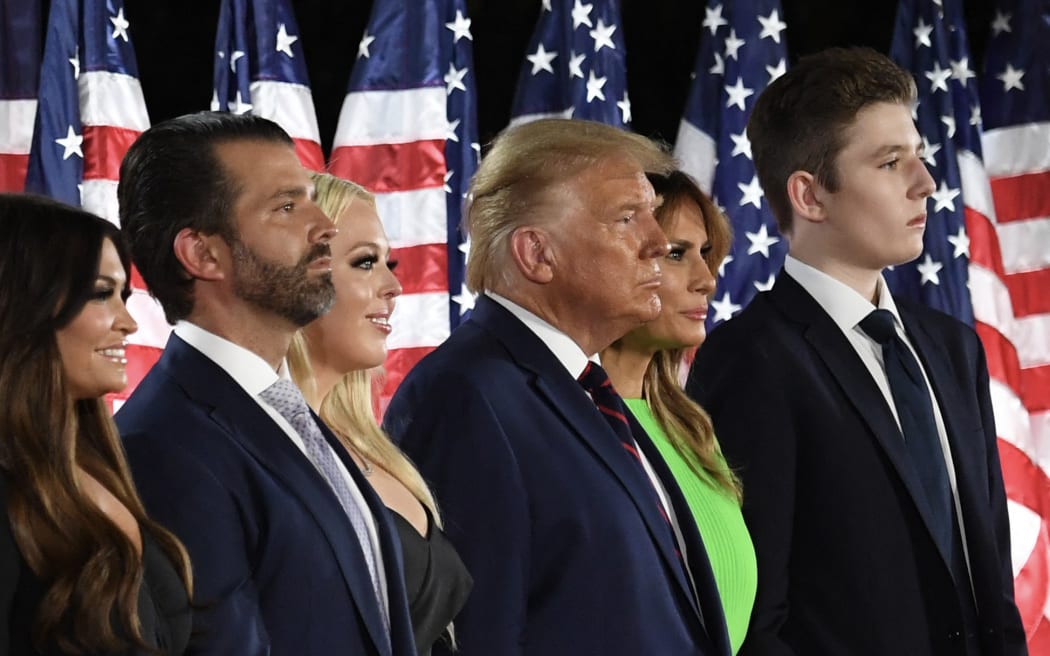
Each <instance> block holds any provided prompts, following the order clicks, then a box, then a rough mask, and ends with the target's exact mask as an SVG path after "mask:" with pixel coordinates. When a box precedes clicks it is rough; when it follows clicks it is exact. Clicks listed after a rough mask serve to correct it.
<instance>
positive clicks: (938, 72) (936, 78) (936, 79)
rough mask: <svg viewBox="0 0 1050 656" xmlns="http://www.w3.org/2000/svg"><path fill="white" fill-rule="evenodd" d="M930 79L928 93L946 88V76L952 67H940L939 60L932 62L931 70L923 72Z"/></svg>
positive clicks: (950, 72)
mask: <svg viewBox="0 0 1050 656" xmlns="http://www.w3.org/2000/svg"><path fill="white" fill-rule="evenodd" d="M924 75H926V79H927V80H929V81H930V93H934V92H936V91H947V90H948V78H949V77H951V75H952V69H950V68H941V64H940V62H936V61H935V62H933V70H932V71H926V73H924Z"/></svg>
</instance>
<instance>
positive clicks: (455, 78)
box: [444, 62, 467, 96]
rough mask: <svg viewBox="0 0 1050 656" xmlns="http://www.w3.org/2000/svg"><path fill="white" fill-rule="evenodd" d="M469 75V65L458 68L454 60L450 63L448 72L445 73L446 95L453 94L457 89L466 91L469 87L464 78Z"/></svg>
mask: <svg viewBox="0 0 1050 656" xmlns="http://www.w3.org/2000/svg"><path fill="white" fill-rule="evenodd" d="M466 76H467V67H466V66H464V67H463V68H460V69H458V70H457V69H456V65H455V64H454V63H452V62H450V63H449V65H448V73H445V78H444V79H445V95H446V96H451V95H452V92H453V91H455V90H456V89H459V90H460V91H466V90H467V87H466V86H465V85H464V84H463V78H465V77H466Z"/></svg>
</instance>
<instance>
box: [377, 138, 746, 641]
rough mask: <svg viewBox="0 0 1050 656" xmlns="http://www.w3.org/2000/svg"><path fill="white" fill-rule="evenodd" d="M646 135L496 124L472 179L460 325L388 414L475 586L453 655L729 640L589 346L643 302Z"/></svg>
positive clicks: (649, 310)
mask: <svg viewBox="0 0 1050 656" xmlns="http://www.w3.org/2000/svg"><path fill="white" fill-rule="evenodd" d="M673 165H674V163H673V161H672V159H671V158H670V157H669V156H668V155H667V154H666V152H665V151H664V150H663V149H661V148H660V147H658V146H657V145H655V144H653V143H652V142H651V141H649V140H648V139H646V138H644V137H641V136H638V135H634V134H630V133H627V132H623V131H620V130H617V129H614V128H610V127H608V126H604V125H600V124H597V123H589V122H585V121H567V120H553V119H552V120H543V121H537V122H534V123H528V124H524V125H521V126H517V127H514V128H512V129H510V130H508V131H507V132H505V133H504V134H502V135H501V136H500V137H499V138H498V139H497V140H496V142H495V144H494V145H493V147H492V149H491V151H490V152H489V153H488V155H487V156H486V158H485V160H484V161H483V162H482V164H481V167H480V168H479V170H478V172H477V175H476V176H475V178H474V180H473V182H472V185H471V190H470V195H469V199H468V207H467V226H468V229H469V231H470V237H471V244H472V252H471V257H470V262H469V264H468V269H467V281H468V285H469V286H470V287H471V289H472V290H473V291H475V292H478V293H479V297H478V300H477V304H476V306H475V309H474V311H473V313H472V315H471V317H470V319H469V320H468V321H467V322H466V323H465V324H463V325H462V326H460V328H458V329H457V330H456V331H455V332H454V333H453V335H452V337H451V338H450V339H449V340H448V341H447V342H445V343H444V344H443V345H442V346H440V347H439V348H438V349H436V350H435V351H434V352H433V353H432V354H430V355H429V356H428V357H426V358H425V359H424V360H423V361H422V362H420V364H419V365H417V366H416V367H415V368H414V369H413V370H412V372H411V373H410V374H409V376H408V377H407V378H406V379H405V381H404V383H403V384H402V385H401V387H400V389H399V390H398V393H397V394H396V395H395V397H394V399H393V401H392V402H391V404H390V407H389V409H388V411H387V414H386V421H385V424H386V428H387V429H388V430H389V431H390V434H391V435H392V436H393V437H394V439H395V441H398V442H399V443H400V445H401V446H402V448H404V450H405V451H406V452H407V453H408V454H409V456H410V457H411V458H412V459H413V460H415V462H416V463H417V464H418V465H419V467H420V469H421V471H422V472H423V475H424V476H425V477H426V479H427V480H428V481H429V482H430V483H431V484H432V485H433V486H434V490H435V492H436V494H437V498H438V502H439V503H440V504H441V506H442V510H443V512H444V516H445V526H446V529H447V531H448V534H449V536H450V538H451V539H452V541H453V542H454V543H455V544H456V547H457V549H458V550H459V552H460V554H461V555H462V556H463V558H464V561H465V562H466V564H467V566H468V568H469V569H470V571H471V573H472V574H473V576H474V581H475V586H474V591H473V593H472V597H471V599H470V600H469V601H468V603H467V606H466V608H465V609H464V611H463V613H462V615H461V617H460V618H459V619H458V620H457V621H456V633H457V638H458V641H459V652H458V653H459V654H461V655H462V656H482V655H483V656H493V655H495V654H498V655H499V656H516V655H525V654H534V655H537V656H539V655H542V656H558V655H561V654H566V655H567V654H588V655H589V654H602V655H603V656H617V655H623V656H637V655H639V654H659V655H660V656H678V655H681V656H685V655H687V654H688V655H690V656H696V655H697V654H722V655H724V654H729V641H728V637H727V634H726V629H725V621H724V618H723V616H722V612H721V605H720V604H719V602H718V597H717V594H718V593H717V590H716V587H715V582H714V579H713V577H712V574H711V570H710V565H709V563H708V560H707V555H706V553H705V551H704V546H703V542H702V541H701V539H700V536H699V533H698V531H697V529H696V526H695V525H694V523H693V521H692V516H691V514H690V512H689V511H688V509H687V506H686V505H685V502H684V500H683V499H682V496H681V493H680V492H679V490H678V489H677V487H676V486H675V483H674V479H673V478H672V476H671V474H670V472H669V471H667V470H666V467H665V466H664V465H663V460H662V459H661V458H660V457H659V456H658V454H657V453H656V452H655V451H654V447H653V445H652V444H651V443H650V442H649V440H648V438H647V437H646V436H645V433H644V431H642V430H640V428H639V427H638V426H637V425H636V424H634V421H633V418H631V417H630V414H629V413H627V412H626V411H625V410H624V409H623V402H622V399H620V398H619V396H618V395H617V394H616V392H615V390H613V389H612V387H611V385H610V384H609V383H608V379H607V378H605V376H604V372H603V371H602V369H601V367H600V366H599V364H598V362H597V358H596V355H595V354H597V353H598V352H599V351H601V350H602V349H603V348H605V347H606V346H608V345H609V344H610V343H612V342H613V341H614V340H616V339H618V338H619V337H621V336H622V335H624V334H625V333H627V332H628V331H630V330H631V329H633V328H635V327H637V326H638V325H640V324H641V323H643V322H646V321H649V320H652V319H653V318H655V317H656V316H657V314H658V313H659V312H660V300H659V296H658V295H657V289H658V288H659V286H660V261H661V260H662V259H663V257H664V256H665V255H666V254H667V251H668V246H667V239H666V237H665V236H664V235H663V233H662V232H661V231H660V228H659V227H658V226H657V224H656V220H655V218H654V217H653V210H654V208H655V207H656V205H657V202H658V199H657V197H656V195H655V194H654V192H653V188H652V186H651V185H650V184H649V182H648V180H647V178H646V173H647V172H665V171H668V170H670V169H671V168H673Z"/></svg>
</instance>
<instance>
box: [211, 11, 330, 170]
mask: <svg viewBox="0 0 1050 656" xmlns="http://www.w3.org/2000/svg"><path fill="white" fill-rule="evenodd" d="M213 78H214V85H215V90H214V95H212V100H211V109H212V110H213V111H223V112H227V111H228V112H233V113H235V114H244V113H247V112H251V113H252V114H255V115H257V116H263V117H265V118H268V119H270V120H272V121H274V122H276V123H277V124H278V125H280V126H281V127H282V128H284V130H285V131H286V132H287V133H288V134H290V135H291V136H292V138H293V139H294V140H295V148H296V152H297V153H298V154H299V159H300V160H301V161H302V163H303V166H305V167H307V168H309V169H313V170H315V171H321V170H324V155H323V154H322V153H321V137H320V131H319V130H318V127H317V113H316V112H315V111H314V100H313V95H312V94H311V93H310V83H309V80H308V79H307V75H306V58H305V56H304V55H303V46H302V43H301V42H300V40H299V28H298V24H297V23H296V21H295V14H294V13H293V11H292V6H291V3H290V2H288V0H223V2H222V6H221V8H220V9H219V26H218V29H217V31H216V35H215V70H214V73H213Z"/></svg>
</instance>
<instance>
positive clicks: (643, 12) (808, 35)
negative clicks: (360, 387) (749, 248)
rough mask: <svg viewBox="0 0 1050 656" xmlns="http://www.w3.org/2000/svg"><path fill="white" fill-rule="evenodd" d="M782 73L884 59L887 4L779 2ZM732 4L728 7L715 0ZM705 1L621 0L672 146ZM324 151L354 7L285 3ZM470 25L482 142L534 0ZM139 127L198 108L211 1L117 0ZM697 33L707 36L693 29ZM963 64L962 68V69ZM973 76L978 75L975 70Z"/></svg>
mask: <svg viewBox="0 0 1050 656" xmlns="http://www.w3.org/2000/svg"><path fill="white" fill-rule="evenodd" d="M781 1H782V9H783V10H782V12H781V18H782V20H784V21H785V22H786V23H787V30H786V32H785V34H786V38H787V47H788V54H789V65H790V64H791V63H792V62H794V61H795V60H797V59H798V57H800V56H802V55H805V54H807V53H811V52H815V51H818V50H821V49H823V48H827V47H830V46H848V45H866V46H870V47H872V48H875V49H877V50H880V51H882V52H888V51H889V46H890V40H891V38H892V35H893V25H894V21H895V17H896V11H897V0H868V1H856V0H781ZM723 2H732V0H723ZM706 4H707V3H706V2H705V0H621V11H622V15H623V22H622V26H621V29H622V30H623V33H624V39H625V40H626V46H627V74H628V90H629V93H630V97H631V107H632V112H633V115H634V123H633V127H634V129H635V130H636V131H637V132H640V133H642V134H646V135H649V136H651V137H659V138H662V139H664V140H665V141H668V142H673V140H674V138H675V135H676V134H677V131H678V122H679V119H680V118H681V115H682V108H683V107H684V105H685V100H686V95H687V94H688V91H689V82H690V74H691V73H692V70H693V64H694V61H695V59H696V52H697V46H698V45H699V39H701V38H702V35H701V32H702V30H701V22H702V21H703V18H704V8H705V6H706ZM292 5H293V7H294V9H295V13H296V19H297V20H298V22H299V34H298V36H299V38H300V43H302V45H303V48H304V50H305V53H306V61H307V66H308V69H309V75H310V84H311V87H312V89H313V96H314V103H315V105H316V108H317V119H318V122H319V124H320V128H321V139H322V147H323V148H324V150H325V153H328V151H329V149H330V148H331V141H332V138H333V136H334V133H335V126H336V121H337V119H338V117H339V109H340V107H341V106H342V101H343V96H344V95H345V94H346V88H347V82H348V81H349V79H350V69H351V67H352V66H353V63H354V59H355V57H356V55H357V45H358V42H359V41H360V39H361V35H362V33H363V32H364V28H365V25H366V24H367V22H368V17H369V13H370V11H371V6H372V3H371V2H367V1H366V0H292ZM963 5H964V8H965V14H966V24H967V31H968V36H969V39H970V47H971V55H972V57H971V62H977V63H978V64H979V62H980V61H981V55H982V53H983V51H984V43H985V41H986V40H987V36H988V30H989V25H990V23H991V20H992V18H993V16H994V13H995V12H994V8H993V6H992V2H991V0H963ZM467 11H468V14H469V17H470V18H471V20H472V21H473V23H472V25H471V31H472V33H473V36H474V65H475V69H476V78H477V91H478V128H479V133H480V136H481V140H482V143H487V142H488V141H490V140H491V139H492V137H493V136H495V134H496V133H497V132H499V131H500V130H501V129H502V128H503V127H504V126H506V124H507V122H508V120H509V116H510V106H511V101H512V99H513V96H514V87H515V84H516V82H517V77H518V72H519V70H520V68H521V65H522V62H523V61H524V58H525V54H526V50H527V48H528V45H529V38H530V36H531V34H532V29H533V27H534V25H535V23H536V18H537V17H538V16H539V11H540V0H468V1H467ZM125 16H126V17H127V19H128V21H129V22H130V23H131V28H130V34H131V38H132V41H133V42H134V45H135V51H136V53H137V57H138V66H139V72H140V76H141V80H142V87H143V92H144V94H145V96H146V106H147V108H148V110H149V114H150V119H151V120H152V121H153V122H154V123H155V122H158V121H161V120H163V119H166V118H171V117H173V116H177V115H179V114H184V113H187V112H194V111H198V110H201V109H207V107H208V102H209V100H210V99H211V91H212V90H211V79H212V65H213V52H214V48H215V28H216V24H217V22H218V16H219V0H125ZM705 34H709V33H707V32H706V31H705ZM971 65H973V64H971ZM978 70H980V69H978Z"/></svg>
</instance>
